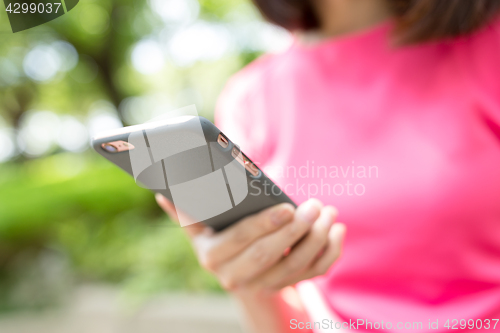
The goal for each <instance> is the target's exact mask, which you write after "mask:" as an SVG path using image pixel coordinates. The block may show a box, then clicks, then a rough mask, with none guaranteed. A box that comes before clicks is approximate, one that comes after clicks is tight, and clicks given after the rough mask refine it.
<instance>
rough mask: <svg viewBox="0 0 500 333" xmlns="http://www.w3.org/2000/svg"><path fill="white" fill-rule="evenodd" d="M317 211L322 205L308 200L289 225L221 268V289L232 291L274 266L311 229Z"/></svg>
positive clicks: (265, 237) (318, 212)
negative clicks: (222, 287)
mask: <svg viewBox="0 0 500 333" xmlns="http://www.w3.org/2000/svg"><path fill="white" fill-rule="evenodd" d="M321 209H322V204H321V202H319V201H318V200H316V199H310V200H308V201H306V202H305V203H303V204H302V205H301V206H299V208H297V210H296V213H295V216H294V219H293V221H292V222H291V223H289V224H287V225H285V226H284V227H282V228H280V229H278V230H276V231H275V232H273V233H271V234H269V235H266V236H264V237H262V238H260V239H258V240H257V241H256V242H254V243H253V244H252V245H251V246H249V247H248V248H246V249H245V250H244V251H243V252H242V253H241V254H240V255H239V256H237V257H236V258H234V259H233V260H231V261H230V262H228V263H227V264H225V265H223V266H222V267H221V269H220V270H219V271H218V275H219V278H220V281H221V283H222V285H223V286H224V287H225V288H227V289H234V288H235V287H236V286H237V285H239V284H241V283H244V282H247V281H248V280H250V279H252V278H253V277H255V276H256V275H258V274H260V273H262V272H263V271H265V270H267V269H268V268H269V267H271V266H272V265H274V264H275V263H276V262H277V261H279V260H280V259H281V257H282V256H283V252H284V251H285V249H286V248H287V247H290V246H293V245H294V244H295V243H296V242H297V241H298V240H300V239H301V238H302V237H303V236H304V235H305V234H306V233H307V232H308V231H309V230H310V229H311V226H312V224H313V223H314V221H316V219H317V218H318V216H319V214H320V212H321Z"/></svg>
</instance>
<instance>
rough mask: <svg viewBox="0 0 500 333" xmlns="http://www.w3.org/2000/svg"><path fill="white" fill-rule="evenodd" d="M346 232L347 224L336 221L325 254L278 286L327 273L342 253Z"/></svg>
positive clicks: (329, 234) (281, 286)
mask: <svg viewBox="0 0 500 333" xmlns="http://www.w3.org/2000/svg"><path fill="white" fill-rule="evenodd" d="M345 234H346V226H345V225H344V224H342V223H335V224H334V225H333V226H332V228H331V229H330V232H329V233H328V245H327V247H326V249H325V252H324V253H323V255H322V256H321V257H319V258H318V259H316V260H315V261H314V262H313V263H312V265H311V266H310V267H309V268H308V269H307V270H306V271H305V272H304V273H302V274H300V275H298V276H296V277H293V278H291V279H290V280H288V281H286V282H285V283H283V284H282V285H280V286H277V288H283V287H286V286H289V285H292V284H295V283H298V282H300V281H303V280H307V279H312V278H313V277H316V276H320V275H324V274H326V273H327V272H328V270H329V269H330V267H331V266H332V265H333V264H334V263H335V262H336V261H337V260H338V258H339V257H340V255H341V253H342V247H343V243H344V239H345Z"/></svg>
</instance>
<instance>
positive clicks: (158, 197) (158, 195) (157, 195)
mask: <svg viewBox="0 0 500 333" xmlns="http://www.w3.org/2000/svg"><path fill="white" fill-rule="evenodd" d="M155 199H156V201H160V200H162V199H163V195H161V194H160V193H155Z"/></svg>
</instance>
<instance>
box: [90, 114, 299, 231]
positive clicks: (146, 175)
mask: <svg viewBox="0 0 500 333" xmlns="http://www.w3.org/2000/svg"><path fill="white" fill-rule="evenodd" d="M92 146H93V148H94V149H95V150H96V151H97V152H98V153H99V154H100V155H102V156H103V157H105V158H106V159H108V160H109V161H111V162H112V163H114V164H116V165H117V166H118V167H120V168H121V169H123V170H124V171H126V172H127V173H129V174H130V175H132V176H133V177H134V178H135V179H136V181H137V183H138V184H140V185H141V186H143V187H146V188H149V189H151V190H152V191H154V192H157V193H161V194H162V195H163V196H165V197H166V198H167V199H169V200H170V201H172V202H173V203H174V205H175V207H176V209H180V210H181V211H182V212H183V213H185V214H186V215H188V216H191V217H193V219H192V220H191V221H195V222H203V223H204V224H206V225H208V226H210V227H212V228H213V229H215V230H216V231H219V230H222V229H224V228H226V227H228V226H229V225H231V224H233V223H235V222H236V221H238V220H240V219H242V218H244V217H245V216H247V215H250V214H253V213H256V212H259V211H261V210H263V209H265V208H268V207H270V206H273V205H276V204H279V203H284V202H287V203H290V204H292V205H294V206H296V205H295V203H294V202H293V201H292V200H291V199H290V198H289V197H288V196H287V195H286V194H285V193H284V192H283V191H281V189H280V188H279V187H278V186H277V185H275V184H274V183H273V182H272V181H271V180H270V179H269V178H268V177H267V176H266V175H265V174H264V173H263V172H262V171H261V170H260V169H259V168H258V167H257V166H256V165H255V164H254V163H253V162H252V161H251V160H250V159H249V158H248V157H247V156H246V155H245V154H244V153H243V152H242V151H241V150H240V149H239V147H238V146H237V145H236V144H234V143H233V142H231V140H230V139H229V138H228V137H226V136H225V135H224V134H223V133H222V132H221V131H220V130H219V129H218V128H217V127H216V126H215V125H214V124H212V123H211V122H210V121H209V120H207V119H205V118H203V117H199V116H181V117H175V118H171V119H167V120H164V121H157V122H152V123H146V124H143V125H137V126H129V127H124V128H121V129H117V130H113V131H110V132H107V133H103V134H100V135H97V136H95V137H94V138H92ZM181 225H182V221H181Z"/></svg>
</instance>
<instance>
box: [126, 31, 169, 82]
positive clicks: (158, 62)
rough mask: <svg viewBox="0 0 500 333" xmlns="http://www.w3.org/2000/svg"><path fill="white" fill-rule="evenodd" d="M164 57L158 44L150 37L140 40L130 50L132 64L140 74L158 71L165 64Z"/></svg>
mask: <svg viewBox="0 0 500 333" xmlns="http://www.w3.org/2000/svg"><path fill="white" fill-rule="evenodd" d="M164 58H165V55H164V53H163V51H162V49H161V46H160V44H159V43H158V42H156V41H154V40H150V39H145V40H141V41H140V42H139V43H137V44H136V45H135V46H134V50H133V51H132V64H133V66H134V68H135V69H136V70H137V71H138V72H140V73H142V74H152V73H157V72H158V71H160V70H161V69H162V68H163V66H164V64H165V59H164Z"/></svg>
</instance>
